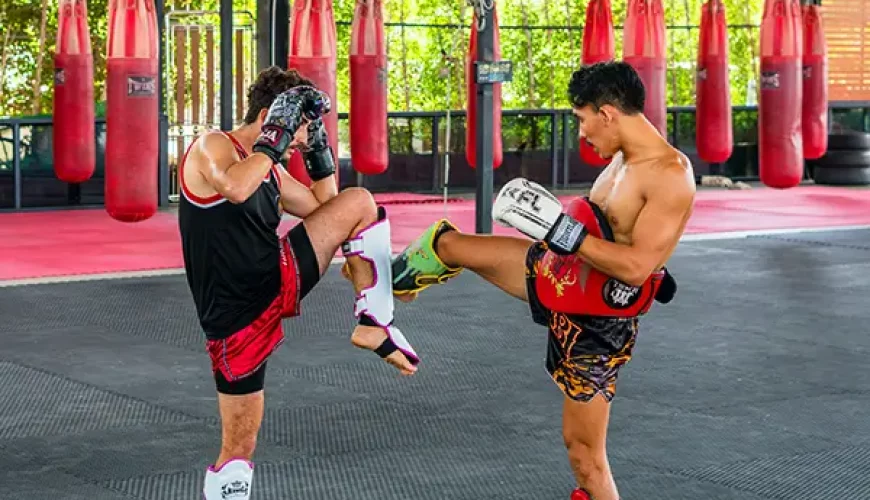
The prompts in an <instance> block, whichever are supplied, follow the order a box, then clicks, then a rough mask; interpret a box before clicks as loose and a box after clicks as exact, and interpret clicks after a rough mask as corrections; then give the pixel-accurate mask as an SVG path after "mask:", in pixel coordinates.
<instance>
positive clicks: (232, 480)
mask: <svg viewBox="0 0 870 500" xmlns="http://www.w3.org/2000/svg"><path fill="white" fill-rule="evenodd" d="M253 478H254V464H253V463H251V462H249V461H247V460H244V459H241V458H236V459H233V460H230V461H229V462H227V463H225V464H223V465H222V466H221V467H220V469H215V468H214V467H209V468H208V470H207V471H206V472H205V484H204V485H203V488H202V495H203V500H248V499H249V498H251V481H252V480H253Z"/></svg>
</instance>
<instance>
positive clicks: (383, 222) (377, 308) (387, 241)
mask: <svg viewBox="0 0 870 500" xmlns="http://www.w3.org/2000/svg"><path fill="white" fill-rule="evenodd" d="M341 251H342V253H343V254H344V256H345V257H353V256H357V257H360V258H361V259H363V260H365V261H367V262H368V263H369V264H371V266H372V274H373V275H374V280H373V282H372V285H371V286H370V287H368V288H365V289H363V290H362V291H361V292H360V293H359V295H357V297H356V304H355V307H354V314H355V315H356V317H357V318H359V321H360V324H361V325H367V326H378V327H380V328H383V329H384V331H385V332H386V333H387V339H386V340H385V341H384V342H383V343H382V344H381V345H380V346H378V348H377V349H375V351H374V352H375V354H377V355H378V356H380V357H382V358H385V357H387V356H389V355H390V354H392V353H394V352H395V351H396V350H400V351H402V354H404V355H405V357H407V358H408V361H410V362H411V364H414V365H416V364H418V363H419V362H420V358H419V356H417V353H416V352H415V351H414V348H413V347H411V344H410V343H409V342H408V340H407V339H406V338H405V336H404V335H403V334H402V332H401V331H400V330H399V329H398V328H396V327H395V326H394V325H393V310H394V309H395V303H394V302H393V279H392V268H391V262H390V256H391V254H392V244H391V235H390V220H389V219H387V213H386V210H384V208H383V207H378V221H377V222H375V223H374V224H372V225H370V226H368V227H366V228H365V229H363V230H362V231H360V232H359V234H357V235H356V237H354V238H351V239H349V240H347V241H345V242H344V243H343V244H342V246H341Z"/></svg>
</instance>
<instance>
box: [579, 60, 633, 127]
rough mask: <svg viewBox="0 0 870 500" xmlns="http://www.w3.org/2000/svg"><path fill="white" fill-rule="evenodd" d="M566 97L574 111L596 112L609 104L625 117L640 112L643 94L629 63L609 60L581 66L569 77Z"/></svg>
mask: <svg viewBox="0 0 870 500" xmlns="http://www.w3.org/2000/svg"><path fill="white" fill-rule="evenodd" d="M568 97H569V98H570V99H571V104H573V105H574V106H575V107H577V108H582V107H585V106H587V105H589V106H592V107H593V108H594V109H595V110H596V111H598V109H600V108H601V106H604V105H605V104H609V105H611V106H613V107H615V108H617V109H619V110H620V111H622V112H623V113H625V114H628V115H634V114H638V113H643V105H644V101H645V99H646V92H645V90H644V87H643V82H642V81H641V80H640V76H639V75H638V74H637V71H635V70H634V68H632V67H631V66H630V65H629V64H628V63H626V62H622V61H608V62H600V63H595V64H590V65H588V66H583V67H582V68H580V69H579V70H577V71H575V72H574V74H572V75H571V83H569V84H568Z"/></svg>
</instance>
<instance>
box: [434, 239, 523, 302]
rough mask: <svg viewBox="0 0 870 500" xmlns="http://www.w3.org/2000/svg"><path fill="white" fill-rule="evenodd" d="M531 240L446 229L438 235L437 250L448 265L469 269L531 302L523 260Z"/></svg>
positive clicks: (509, 292)
mask: <svg viewBox="0 0 870 500" xmlns="http://www.w3.org/2000/svg"><path fill="white" fill-rule="evenodd" d="M532 243H534V242H532V241H531V240H528V239H524V238H515V237H512V236H493V235H477V234H465V233H460V232H459V231H447V232H446V233H444V234H442V235H441V237H440V238H438V241H437V244H436V247H437V248H436V249H435V251H436V253H437V254H438V257H440V258H441V260H442V261H443V262H444V264H446V265H447V266H449V267H454V268H455V267H461V268H465V269H468V270H469V271H472V272H474V273H475V274H477V275H479V276H480V277H481V278H483V279H485V280H486V281H489V282H490V283H492V284H493V285H495V286H497V287H499V288H501V289H502V290H504V291H505V292H506V293H508V294H509V295H512V296H513V297H516V298H518V299H520V300H524V301H528V300H529V298H528V296H527V294H526V271H525V266H524V262H525V260H526V254H528V252H529V247H531V246H532Z"/></svg>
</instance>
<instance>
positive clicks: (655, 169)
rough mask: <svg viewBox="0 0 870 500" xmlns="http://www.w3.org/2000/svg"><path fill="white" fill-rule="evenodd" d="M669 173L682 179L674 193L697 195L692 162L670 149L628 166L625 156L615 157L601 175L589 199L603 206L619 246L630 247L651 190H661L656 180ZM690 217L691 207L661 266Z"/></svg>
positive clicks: (662, 263)
mask: <svg viewBox="0 0 870 500" xmlns="http://www.w3.org/2000/svg"><path fill="white" fill-rule="evenodd" d="M663 171H667V173H668V174H670V175H665V177H668V178H680V177H681V178H683V179H685V184H684V185H683V186H680V185H676V186H674V189H675V190H682V189H685V190H687V191H688V190H690V191H691V192H694V189H695V179H694V170H693V168H692V163H691V162H690V161H689V159H688V158H686V156H685V155H684V154H682V153H681V152H680V151H678V150H676V149H674V148H672V147H670V146H668V147H667V148H666V149H664V150H663V151H662V152H661V153H659V152H656V153H655V154H653V155H650V157H649V158H648V159H643V160H640V161H636V162H633V163H632V164H627V163H626V162H625V161H624V157H623V154H622V153H618V154H617V155H615V156H614V157H613V161H611V162H610V164H609V165H608V166H607V167H606V168H605V169H604V171H602V172H601V174H600V175H599V176H598V178H597V179H596V180H595V183H594V184H593V185H592V189H591V190H590V192H589V199H590V200H591V201H592V202H594V203H595V204H596V205H598V206H599V207H601V209H602V210H603V211H604V213H605V214H606V215H607V220H608V222H609V223H610V226H611V228H612V229H613V237H614V239H615V240H616V242H617V243H620V244H623V245H630V244H631V243H632V233H633V231H634V228H635V223H636V222H637V219H638V215H640V212H641V210H642V209H643V207H644V204H645V203H646V200H647V197H648V196H650V195H652V196H655V193H652V194H650V191H652V190H655V189H658V188H659V187H657V185H658V183H657V182H655V181H656V180H657V178H659V177H661V176H662V174H663V173H664V172H663ZM690 216H691V208H690V209H689V210H688V212H687V213H686V214H685V216H684V217H683V218H682V220H681V223H680V226H679V231H678V234H677V235H675V236H676V238H675V239H674V241H673V243H672V245H671V248H670V249H669V250H668V252H667V253H666V255H665V258H664V260H662V261H661V262H660V263H659V267H662V266H664V265H665V263H666V262H667V260H668V259H670V256H671V254H672V253H673V251H674V249H675V248H676V245H677V242H678V241H679V236H680V235H682V233H683V230H684V229H685V227H686V223H687V222H688V220H689V217H690Z"/></svg>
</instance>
